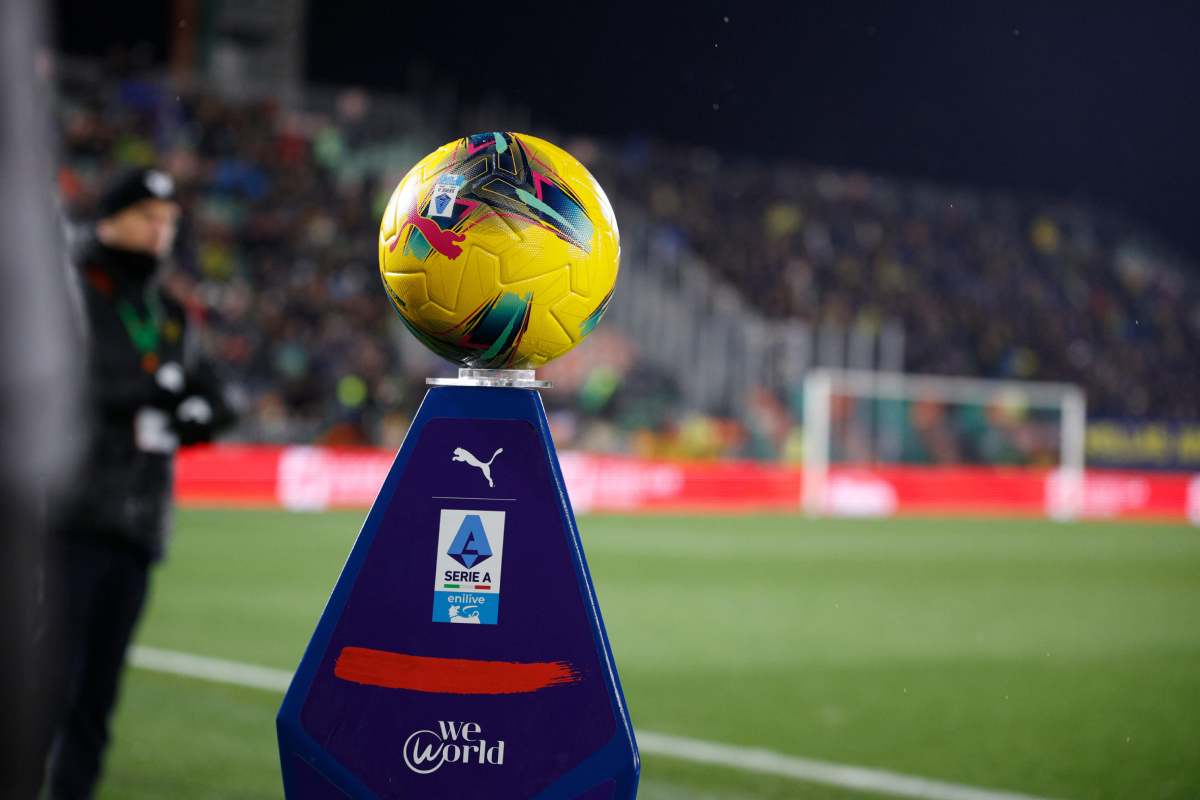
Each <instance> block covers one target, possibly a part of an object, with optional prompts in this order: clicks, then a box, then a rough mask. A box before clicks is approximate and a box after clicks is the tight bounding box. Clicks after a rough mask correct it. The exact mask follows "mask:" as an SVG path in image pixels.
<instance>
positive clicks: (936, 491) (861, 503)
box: [176, 445, 1200, 523]
mask: <svg viewBox="0 0 1200 800" xmlns="http://www.w3.org/2000/svg"><path fill="white" fill-rule="evenodd" d="M393 458H394V453H391V452H389V451H384V450H373V449H333V448H319V447H277V446H267V445H218V446H212V447H197V448H190V449H187V450H184V451H183V452H181V453H180V456H179V462H178V468H177V472H176V494H177V497H178V499H179V502H180V503H181V504H183V505H184V506H253V507H278V508H288V509H293V510H321V509H327V508H366V507H368V506H369V505H370V504H371V502H372V501H373V500H374V499H375V495H376V494H377V493H378V491H379V487H380V485H381V484H382V483H383V479H384V477H385V476H386V475H387V472H388V468H389V467H390V466H391V463H392V459H393ZM560 460H561V465H562V472H563V476H564V478H565V479H566V484H567V487H568V491H569V492H570V495H571V502H572V504H573V505H574V507H575V510H576V511H578V512H580V513H587V512H604V511H638V512H653V511H675V512H688V511H692V512H708V511H720V512H727V513H738V512H751V511H780V512H786V511H799V510H800V498H801V488H802V484H803V479H804V476H803V470H801V469H800V468H799V467H795V466H784V465H775V464H765V463H760V462H751V461H721V462H676V461H651V460H646V459H640V458H634V457H629V456H611V455H595V454H591V453H562V454H560ZM1070 486H1071V485H1070V483H1069V482H1067V481H1064V480H1063V479H1062V477H1061V476H1060V475H1059V474H1058V473H1056V472H1055V471H1048V470H1036V469H1020V468H1012V467H1003V468H1001V467H996V468H990V467H916V466H891V467H869V468H850V467H837V468H835V469H833V470H831V472H830V474H829V477H828V484H827V503H828V508H829V511H830V512H831V513H834V514H841V515H851V516H887V515H892V514H949V515H995V516H1002V515H1003V516H1011V515H1023V516H1046V515H1048V514H1050V513H1051V512H1052V511H1053V510H1054V509H1055V508H1056V504H1057V503H1059V502H1060V501H1061V500H1062V497H1063V493H1064V492H1066V491H1068V489H1069V488H1070ZM1080 499H1081V504H1082V506H1081V507H1082V511H1083V515H1084V516H1086V517H1090V518H1102V519H1103V518H1111V519H1164V520H1188V519H1190V520H1192V521H1194V522H1198V523H1200V476H1197V475H1191V474H1181V473H1163V472H1128V471H1114V470H1091V471H1089V472H1088V473H1087V476H1086V479H1085V480H1084V483H1083V487H1082V497H1081V498H1080Z"/></svg>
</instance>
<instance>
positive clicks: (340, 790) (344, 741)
mask: <svg viewBox="0 0 1200 800" xmlns="http://www.w3.org/2000/svg"><path fill="white" fill-rule="evenodd" d="M619 252H620V247H619V244H618V238H617V226H616V220H615V219H614V218H613V216H612V210H611V208H609V206H608V201H607V199H605V198H604V194H603V192H602V191H601V190H600V187H599V185H597V184H596V183H595V181H594V180H593V179H592V178H591V176H590V175H588V174H587V171H586V170H584V169H583V167H582V166H581V165H579V163H578V162H577V161H575V160H574V159H573V158H571V156H570V155H568V154H566V153H565V152H563V151H561V150H559V149H558V148H556V147H554V146H553V145H550V144H549V143H547V142H542V141H541V140H538V139H534V138H533V137H528V136H524V135H518V134H510V133H498V132H497V133H485V134H477V135H474V136H469V137H466V138H464V139H460V140H458V141H457V142H454V143H451V144H449V145H447V146H445V147H443V148H441V149H439V150H437V151H436V152H435V153H433V154H432V155H430V156H429V157H427V158H426V159H424V160H422V161H421V162H420V163H419V164H418V165H417V166H416V167H414V168H413V170H412V171H410V172H409V174H408V175H407V176H406V177H405V178H404V180H403V181H401V183H400V186H399V187H398V188H397V190H396V193H395V194H394V195H393V196H392V201H391V203H390V204H389V205H388V210H387V211H386V213H385V214H384V218H383V223H382V226H381V232H380V272H381V277H382V279H383V281H384V285H385V287H386V289H387V292H388V296H389V298H390V299H391V300H392V303H393V304H394V305H395V307H396V310H397V312H398V313H399V314H400V316H401V319H402V320H403V321H404V323H405V324H406V326H407V327H408V329H409V330H410V331H411V332H412V333H413V334H414V335H415V336H416V337H417V338H418V339H419V340H420V341H421V342H423V343H424V344H426V345H427V346H428V347H429V348H430V349H431V350H433V351H434V352H436V353H437V354H438V355H441V356H443V357H444V358H446V359H448V360H450V361H452V362H454V363H456V364H459V365H462V366H461V368H460V370H459V374H458V377H457V378H431V379H429V381H428V383H429V384H431V388H430V389H429V390H428V392H427V393H426V395H425V400H424V401H423V402H422V403H421V407H420V409H419V410H418V411H417V415H416V418H415V419H414V420H413V423H412V426H411V427H410V428H409V431H408V434H407V435H406V436H405V439H404V443H403V445H402V446H401V448H400V451H399V453H398V454H397V455H396V459H395V462H394V463H393V464H392V467H391V470H390V471H389V473H388V476H387V479H386V480H385V482H384V484H383V487H382V488H381V489H380V491H379V495H378V497H377V498H376V500H375V503H374V505H373V506H372V507H371V511H370V513H369V514H368V516H367V519H366V522H365V523H364V524H363V527H362V531H361V532H360V534H359V536H358V540H357V541H356V542H355V544H354V548H353V550H352V551H351V553H350V556H349V558H348V559H347V561H346V565H345V567H344V568H343V570H342V574H341V576H340V577H339V578H338V581H337V584H336V586H335V587H334V590H333V593H332V595H331V597H330V599H329V602H328V605H327V606H326V608H325V611H324V613H323V614H322V616H321V619H320V622H319V623H318V625H317V629H316V631H315V633H314V634H313V636H312V639H311V641H310V642H309V645H308V648H307V650H306V652H305V654H304V658H303V659H302V660H301V662H300V666H299V668H298V669H297V670H296V674H295V677H294V678H293V680H292V683H291V686H290V687H289V689H288V692H287V694H286V696H285V697H284V701H283V705H282V707H281V708H280V711H279V716H278V725H277V727H278V732H279V746H280V761H281V766H282V770H283V781H284V792H285V794H286V796H287V797H288V798H289V800H297V798H301V799H302V800H315V799H316V798H328V797H353V798H375V797H422V798H424V797H468V796H473V795H476V794H479V795H483V794H486V795H488V796H490V797H544V798H559V797H561V798H568V797H569V798H576V797H585V798H593V799H594V800H600V798H605V799H606V800H628V799H630V798H633V797H635V795H636V793H637V783H638V775H639V771H640V761H639V756H638V750H637V743H636V741H635V740H634V735H633V727H632V724H631V723H630V719H629V712H628V710H627V707H626V705H625V698H624V695H623V693H622V691H621V684H620V679H619V678H618V675H617V670H616V664H615V663H614V661H613V655H612V649H611V648H610V646H609V643H608V636H607V634H606V632H605V628H604V622H603V620H602V618H601V616H600V607H599V604H598V602H597V599H596V592H595V589H594V588H593V586H592V579H591V575H590V573H589V572H588V568H587V562H586V560H585V557H584V553H583V545H582V542H581V541H580V538H579V531H578V528H577V527H576V525H575V518H574V515H573V513H572V511H571V503H570V499H569V498H568V496H567V492H566V487H565V485H564V483H563V477H562V473H561V471H560V468H559V463H558V456H557V454H556V452H555V449H554V442H553V440H552V439H551V437H550V426H549V423H548V422H547V419H546V412H545V410H544V409H543V407H542V401H541V397H540V396H539V395H538V392H537V390H538V388H541V387H544V386H547V385H548V384H547V383H546V382H545V381H540V380H538V379H537V378H536V376H535V375H534V372H533V370H532V369H521V367H531V366H537V365H540V364H543V363H545V362H546V361H548V360H549V359H551V358H554V357H557V356H558V355H561V354H562V353H564V352H566V351H567V350H569V349H571V348H572V347H574V346H575V345H576V344H578V342H579V341H580V340H582V339H583V338H584V337H585V336H586V335H587V334H588V333H589V332H590V331H591V330H592V329H593V328H594V327H595V325H596V323H597V322H598V321H599V319H600V316H601V315H603V313H604V310H605V308H606V307H607V305H608V302H609V299H610V298H611V296H612V289H613V285H614V283H615V281H616V275H617V267H618V265H617V260H618V254H619Z"/></svg>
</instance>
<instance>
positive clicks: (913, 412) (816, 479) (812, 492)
mask: <svg viewBox="0 0 1200 800" xmlns="http://www.w3.org/2000/svg"><path fill="white" fill-rule="evenodd" d="M946 409H957V412H955V413H950V412H947V410H946ZM964 418H970V419H971V420H973V424H970V425H967V424H962V423H961V422H960V420H961V419H964ZM993 418H996V419H998V420H999V423H998V426H997V427H996V428H992V429H989V427H988V426H989V424H990V423H991V422H992V419H993ZM1055 421H1056V422H1055ZM803 423H804V446H803V458H804V480H803V489H802V492H803V506H804V510H805V512H806V513H808V514H810V515H823V514H827V513H831V512H833V511H836V509H835V508H833V507H832V506H831V503H830V475H831V470H836V469H837V468H839V467H841V466H843V465H845V466H860V467H861V466H875V467H877V466H883V465H888V464H902V463H906V461H905V456H906V454H907V453H906V449H908V448H906V444H905V443H906V442H910V441H912V440H917V439H920V436H919V435H917V434H916V433H914V428H919V429H920V432H921V433H923V434H926V438H928V439H933V440H935V441H934V446H933V447H932V448H930V450H931V451H932V452H923V456H924V459H923V460H922V461H921V462H920V463H924V464H930V465H946V464H955V465H962V464H976V465H981V466H982V465H988V464H990V463H997V462H990V461H988V460H987V459H988V457H989V448H988V447H986V446H978V443H977V442H972V441H970V439H971V437H972V436H977V437H980V438H983V439H985V440H986V441H987V442H990V443H994V442H996V441H999V440H1005V441H1007V440H1008V439H1011V440H1015V441H1016V442H1017V443H1018V446H1013V447H1009V448H1008V450H1006V452H1005V456H1006V460H1005V461H1004V462H1002V463H1006V464H1013V465H1018V466H1019V465H1022V464H1023V463H1024V465H1028V466H1049V464H1048V463H1046V460H1047V459H1052V461H1053V465H1054V467H1055V470H1054V471H1053V472H1052V473H1051V479H1050V481H1049V482H1048V484H1047V487H1048V488H1047V500H1046V511H1047V513H1048V514H1049V515H1050V516H1052V517H1054V518H1057V519H1073V518H1075V517H1077V516H1078V515H1079V512H1080V510H1081V508H1082V505H1083V482H1084V453H1085V446H1086V442H1085V438H1086V425H1087V402H1086V397H1085V394H1084V391H1083V389H1082V388H1081V387H1079V386H1077V385H1075V384H1069V383H1051V382H1043V381H1021V380H992V379H985V378H962V377H949V376H941V375H914V374H907V373H900V372H874V371H868V370H845V369H827V368H820V369H813V370H810V371H809V372H808V373H807V374H806V376H805V380H804V410H803ZM1054 424H1057V431H1056V432H1055V433H1054V435H1053V437H1051V435H1050V434H1049V433H1048V430H1049V429H1050V428H1052V427H1053V425H1054ZM1006 437H1007V439H1006ZM1051 439H1052V440H1051ZM1029 442H1033V443H1034V445H1033V447H1032V448H1031V449H1032V450H1034V451H1035V454H1034V455H1030V453H1028V452H1022V451H1021V448H1020V446H1019V445H1020V444H1022V443H1025V444H1026V445H1027V444H1028V443H1029ZM939 445H940V446H939ZM991 449H992V450H994V449H996V448H995V447H992V448H991ZM1022 457H1024V458H1026V459H1028V460H1027V461H1026V462H1022V461H1021V459H1022ZM907 463H912V462H911V461H910V462H907Z"/></svg>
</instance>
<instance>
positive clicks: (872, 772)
mask: <svg viewBox="0 0 1200 800" xmlns="http://www.w3.org/2000/svg"><path fill="white" fill-rule="evenodd" d="M129 663H130V664H132V665H133V666H135V667H138V668H139V669H145V670H150V671H152V672H166V673H169V674H171V675H181V676H184V677H187V678H197V679H199V680H205V681H213V682H215V683H225V684H230V685H233V686H244V687H247V688H250V689H265V690H268V691H275V692H283V691H286V690H287V687H288V685H289V684H290V683H291V680H292V673H290V672H288V671H287V670H282V669H272V668H271V667H260V666H256V665H254V664H243V663H241V662H238V661H226V660H224V659H220V658H209V657H207V656H198V655H193V654H191V653H180V652H177V651H174V650H159V649H158V648H156V647H144V646H140V645H135V646H134V647H132V648H131V649H130V652H129ZM637 741H638V748H639V749H640V750H641V751H642V752H643V753H650V754H653V755H659V756H667V757H669V758H677V759H680V760H682V761H693V762H696V763H698V764H709V765H714V766H720V767H728V768H730V769H736V770H741V771H742V772H755V773H759V774H762V775H774V776H778V777H783V778H794V779H796V780H799V781H807V782H808V783H819V784H825V785H828V786H838V787H841V788H845V789H856V790H859V791H867V792H877V793H878V794H884V795H891V796H893V797H911V798H920V800H1049V798H1045V797H1035V796H1034V795H1028V794H1018V793H1014V792H1003V791H997V790H994V789H980V788H976V787H974V786H964V785H962V784H957V783H946V782H944V781H936V780H930V779H929V778H920V777H916V776H914V775H904V774H901V773H899V772H889V771H887V770H881V769H871V768H868V767H856V766H852V765H849V764H836V763H833V762H830V761H816V760H814V759H811V758H799V757H797V756H789V755H785V754H784V753H777V752H775V751H773V750H763V749H759V748H756V747H739V746H736V745H728V744H720V743H718V742H706V741H703V740H701V739H689V738H685V737H682V736H671V735H668V734H665V733H653V732H651V731H644V730H639V731H637Z"/></svg>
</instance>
